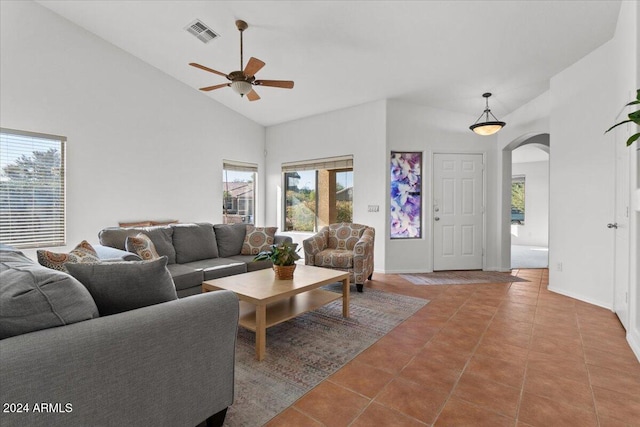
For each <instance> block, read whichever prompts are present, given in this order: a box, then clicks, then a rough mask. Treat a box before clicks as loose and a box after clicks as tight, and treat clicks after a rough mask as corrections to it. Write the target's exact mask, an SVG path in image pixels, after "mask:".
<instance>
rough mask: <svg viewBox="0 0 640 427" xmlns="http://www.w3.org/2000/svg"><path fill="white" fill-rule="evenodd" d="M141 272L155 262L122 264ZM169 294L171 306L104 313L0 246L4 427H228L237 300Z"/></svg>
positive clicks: (63, 278) (71, 286) (69, 281)
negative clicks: (203, 425) (202, 426)
mask: <svg viewBox="0 0 640 427" xmlns="http://www.w3.org/2000/svg"><path fill="white" fill-rule="evenodd" d="M118 252H119V251H115V250H111V251H110V250H108V249H107V250H104V251H103V253H104V254H106V255H107V257H109V258H113V257H114V256H116V255H118ZM154 262H155V261H154ZM158 262H159V263H160V264H162V263H163V262H164V259H161V260H159V261H158ZM109 264H112V266H115V265H116V264H118V263H103V264H101V265H102V266H103V267H105V266H106V267H107V268H111V267H112V266H110V265H109ZM136 264H140V265H143V264H144V266H145V267H146V265H147V264H148V263H126V264H123V265H125V266H126V267H127V268H129V267H130V266H131V265H133V266H134V267H135V266H136ZM161 267H162V269H164V265H161ZM90 268H92V266H86V267H85V269H90ZM116 268H119V266H116ZM163 271H164V274H165V275H166V269H164V270H163ZM129 277H130V278H131V282H134V281H135V280H134V279H135V278H136V277H139V275H131V276H129ZM117 280H118V281H119V282H121V281H122V280H120V278H118V279H117ZM131 282H130V283H120V284H121V285H122V288H123V289H130V288H132V287H133V285H131ZM83 283H84V282H83ZM168 286H169V289H171V291H172V292H174V293H173V299H172V300H170V301H167V302H161V303H157V304H154V305H149V306H144V307H140V308H136V309H132V310H128V311H123V312H119V313H117V314H111V315H101V313H99V311H98V308H99V304H98V300H97V299H95V295H93V294H90V291H88V290H87V288H85V287H84V286H83V284H82V283H80V282H79V281H78V280H77V279H75V278H74V277H73V276H71V275H70V274H67V273H64V272H61V271H56V270H52V269H49V268H46V267H43V266H41V265H39V264H36V263H34V262H33V261H32V260H30V259H29V258H27V257H26V256H24V255H23V254H22V253H21V252H20V251H17V250H15V249H12V248H9V247H6V246H2V245H0V401H2V403H3V410H2V411H0V425H1V426H3V427H12V426H16V427H17V426H47V427H55V426H64V427H74V426H78V427H80V426H83V427H84V426H142V425H149V426H167V427H173V426H187V427H188V426H196V425H198V424H200V423H202V422H204V421H205V420H206V421H207V425H222V423H223V421H224V414H225V413H226V408H227V407H228V406H229V405H231V403H232V402H233V397H234V396H233V391H234V363H235V343H236V336H237V324H238V299H237V297H236V296H235V294H233V293H232V292H229V291H218V292H210V293H206V294H200V295H196V296H193V297H190V298H183V299H176V295H175V291H173V289H172V288H171V286H172V285H171V284H170V283H169V285H168ZM94 299H95V302H94ZM127 301H128V300H127Z"/></svg>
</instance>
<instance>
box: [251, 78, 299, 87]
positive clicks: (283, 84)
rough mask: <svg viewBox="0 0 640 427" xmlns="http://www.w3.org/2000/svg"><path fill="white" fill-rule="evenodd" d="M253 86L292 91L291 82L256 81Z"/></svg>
mask: <svg viewBox="0 0 640 427" xmlns="http://www.w3.org/2000/svg"><path fill="white" fill-rule="evenodd" d="M254 84H255V85H256V86H272V87H280V88H283V89H293V82H292V81H291V80H256V81H255V82H254Z"/></svg>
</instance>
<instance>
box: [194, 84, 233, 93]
mask: <svg viewBox="0 0 640 427" xmlns="http://www.w3.org/2000/svg"><path fill="white" fill-rule="evenodd" d="M225 86H229V83H222V84H220V85H215V86H207V87H201V88H200V90H202V91H205V92H209V91H210V90H215V89H220V88H222V87H225Z"/></svg>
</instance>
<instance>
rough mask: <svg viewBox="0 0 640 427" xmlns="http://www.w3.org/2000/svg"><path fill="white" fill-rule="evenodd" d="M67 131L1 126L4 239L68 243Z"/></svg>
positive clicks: (0, 228) (22, 244)
mask: <svg viewBox="0 0 640 427" xmlns="http://www.w3.org/2000/svg"><path fill="white" fill-rule="evenodd" d="M65 142H66V138H65V137H59V136H51V135H43V134H37V133H31V132H23V131H16V130H11V129H1V130H0V170H1V171H0V242H2V243H4V244H7V245H11V246H14V247H17V248H28V247H37V246H62V245H64V244H65V231H66V230H65V228H66V223H65V156H64V154H65V153H64V149H65Z"/></svg>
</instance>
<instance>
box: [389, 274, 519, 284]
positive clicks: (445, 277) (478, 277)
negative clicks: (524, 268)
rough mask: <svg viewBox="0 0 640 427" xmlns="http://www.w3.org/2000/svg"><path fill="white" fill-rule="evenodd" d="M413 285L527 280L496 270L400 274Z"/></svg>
mask: <svg viewBox="0 0 640 427" xmlns="http://www.w3.org/2000/svg"><path fill="white" fill-rule="evenodd" d="M400 277H402V278H403V279H405V280H408V281H409V282H411V283H413V284H414V285H471V284H476V283H510V282H528V280H525V279H521V278H519V277H516V276H512V275H511V274H510V273H501V272H498V271H475V270H474V271H436V272H433V273H416V274H401V275H400Z"/></svg>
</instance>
